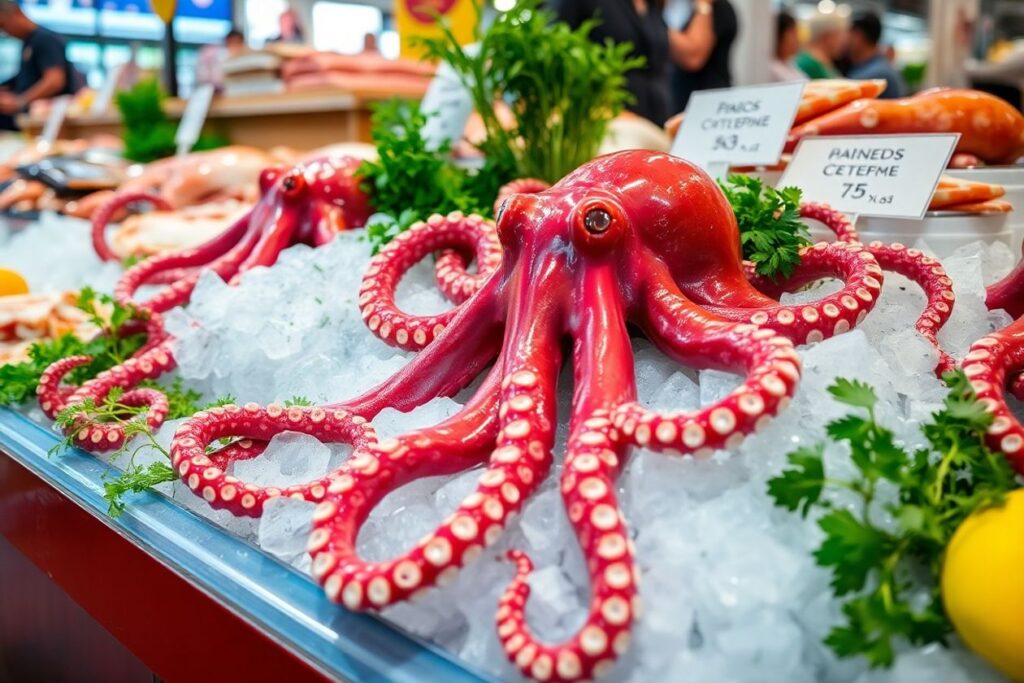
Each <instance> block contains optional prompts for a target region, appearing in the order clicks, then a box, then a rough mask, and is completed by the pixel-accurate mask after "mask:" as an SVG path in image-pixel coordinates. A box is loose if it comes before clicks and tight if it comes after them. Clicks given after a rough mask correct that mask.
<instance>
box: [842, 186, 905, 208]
mask: <svg viewBox="0 0 1024 683" xmlns="http://www.w3.org/2000/svg"><path fill="white" fill-rule="evenodd" d="M864 197H867V198H868V202H869V203H871V204H892V202H893V199H894V196H893V195H891V194H887V195H876V194H868V184H867V183H843V199H864Z"/></svg>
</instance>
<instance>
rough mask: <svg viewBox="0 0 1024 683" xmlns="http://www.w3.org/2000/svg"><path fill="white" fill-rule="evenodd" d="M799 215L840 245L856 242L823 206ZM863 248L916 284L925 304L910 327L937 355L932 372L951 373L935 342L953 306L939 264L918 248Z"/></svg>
mask: <svg viewBox="0 0 1024 683" xmlns="http://www.w3.org/2000/svg"><path fill="white" fill-rule="evenodd" d="M800 215H801V216H803V217H804V218H813V219H815V220H818V221H821V222H822V223H824V224H825V226H826V227H828V229H829V230H831V231H832V232H833V233H835V235H836V238H838V240H839V241H840V242H849V243H855V242H859V241H860V237H859V235H858V234H857V231H856V230H855V229H854V227H853V224H852V223H850V220H849V219H848V218H847V217H846V215H845V214H843V213H841V212H839V211H836V210H834V209H832V208H830V207H828V206H826V205H824V204H803V205H801V207H800ZM867 249H868V251H869V252H871V255H872V256H874V257H875V259H876V260H877V261H878V265H879V266H881V267H882V269H883V270H890V271H892V272H894V273H899V274H900V275H902V276H903V277H905V278H907V279H909V280H911V281H913V282H915V283H917V285H918V286H919V287H921V289H922V290H923V291H924V294H925V296H926V297H927V299H928V303H927V305H926V306H925V309H924V311H923V312H922V313H921V316H920V317H919V318H918V319H917V321H916V322H915V323H914V328H915V329H916V330H917V331H918V333H919V334H920V335H921V336H922V337H924V338H925V339H926V340H928V342H929V343H931V345H932V346H934V347H935V349H936V350H937V351H938V353H939V363H938V365H937V367H936V373H937V374H939V375H940V376H941V375H942V374H943V373H945V372H948V371H950V370H953V369H954V368H955V367H956V361H955V360H954V359H953V358H952V356H950V355H949V354H948V353H946V352H945V351H944V350H943V349H942V346H941V345H940V344H939V339H938V333H939V330H941V329H942V326H943V325H945V324H946V321H948V320H949V316H950V314H951V313H952V311H953V303H954V302H955V301H956V296H955V295H954V293H953V281H952V280H950V279H949V277H948V276H947V275H946V271H945V269H943V267H942V264H941V263H939V262H938V261H937V260H935V259H933V258H931V257H930V256H925V255H924V254H923V253H921V251H920V250H919V249H911V248H907V247H905V246H903V245H902V244H899V243H893V244H884V243H882V242H879V241H874V242H871V243H870V244H869V245H867Z"/></svg>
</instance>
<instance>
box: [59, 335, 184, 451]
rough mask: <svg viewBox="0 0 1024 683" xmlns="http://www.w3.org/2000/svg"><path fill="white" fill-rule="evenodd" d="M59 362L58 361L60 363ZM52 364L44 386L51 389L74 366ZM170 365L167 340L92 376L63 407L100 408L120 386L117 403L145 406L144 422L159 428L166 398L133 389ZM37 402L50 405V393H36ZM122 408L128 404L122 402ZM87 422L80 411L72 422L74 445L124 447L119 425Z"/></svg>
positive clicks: (91, 448)
mask: <svg viewBox="0 0 1024 683" xmlns="http://www.w3.org/2000/svg"><path fill="white" fill-rule="evenodd" d="M75 358H77V359H82V358H87V357H86V356H77V357H75ZM67 360H70V359H65V361H67ZM63 362H64V361H61V363H63ZM85 362H88V361H85ZM78 364H79V365H80V364H82V363H78ZM55 365H56V366H57V367H56V369H55V370H54V375H55V377H51V378H49V379H48V387H52V386H54V384H53V383H54V382H59V380H60V377H62V376H63V375H64V374H66V372H67V371H70V370H71V367H75V366H70V367H69V366H67V365H60V364H59V363H58V364H55ZM174 366H175V362H174V356H173V355H172V354H171V350H170V341H169V340H164V341H163V342H161V343H160V344H158V345H157V346H155V347H153V348H151V349H150V350H148V351H146V352H145V353H140V354H138V355H136V356H134V357H132V358H129V359H128V360H127V361H125V362H124V363H123V364H121V365H118V366H117V367H114V368H111V369H110V370H105V371H103V372H101V373H100V374H98V375H96V376H95V377H94V378H92V379H91V380H89V381H88V382H86V383H85V384H83V385H82V386H81V387H79V388H77V389H76V390H75V391H74V392H73V393H72V394H71V395H70V396H67V397H66V399H65V401H64V404H65V405H64V407H65V408H66V407H69V406H73V405H75V404H78V403H82V402H83V401H85V400H86V399H91V400H92V401H93V402H94V403H95V404H96V405H100V404H101V403H102V402H103V401H104V400H105V399H106V398H107V395H108V394H109V393H110V390H111V389H113V388H114V387H120V388H121V389H124V390H125V394H124V395H123V396H122V397H121V399H120V402H121V403H125V402H126V401H129V400H130V401H132V403H131V405H133V406H136V407H138V406H143V405H148V406H149V411H148V412H147V414H146V418H145V419H146V422H147V424H149V426H150V427H151V428H152V429H159V428H160V425H162V424H163V421H164V418H165V417H166V416H167V397H165V396H164V395H163V393H161V392H160V391H157V390H156V389H137V388H136V387H137V386H138V384H139V382H141V381H142V380H144V379H156V378H157V377H159V376H160V375H162V374H164V373H165V372H168V371H170V370H172V369H174ZM51 369H54V366H51V368H48V369H47V373H49V371H50V370H51ZM60 370H64V372H60ZM40 402H41V403H43V402H50V403H51V405H54V394H53V393H52V392H49V391H47V392H46V393H42V394H40ZM126 405H128V404H127V403H126ZM90 421H91V417H90V416H89V415H88V414H86V413H85V411H83V412H82V414H81V416H80V419H78V420H76V422H75V425H74V428H73V430H69V431H73V433H74V434H75V435H76V439H77V440H78V445H79V446H80V447H81V448H83V449H85V450H89V451H109V450H117V449H118V448H120V447H121V446H122V445H124V442H125V432H124V426H123V425H121V424H117V423H105V422H95V421H91V424H86V423H87V422H90Z"/></svg>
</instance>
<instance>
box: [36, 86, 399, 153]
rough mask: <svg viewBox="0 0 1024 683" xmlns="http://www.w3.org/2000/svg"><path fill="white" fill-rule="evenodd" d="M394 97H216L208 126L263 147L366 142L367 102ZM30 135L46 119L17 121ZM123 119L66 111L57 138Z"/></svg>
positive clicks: (177, 104) (176, 103)
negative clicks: (68, 112)
mask: <svg viewBox="0 0 1024 683" xmlns="http://www.w3.org/2000/svg"><path fill="white" fill-rule="evenodd" d="M391 96H392V93H390V92H384V91H380V90H378V91H370V90H365V91H359V92H351V91H347V90H338V89H331V88H325V89H322V90H313V91H302V92H295V93H288V94H287V95H279V94H278V95H249V96H233V97H217V98H215V99H214V101H213V104H212V106H211V107H210V112H209V115H208V117H207V124H208V126H209V127H210V129H211V130H213V131H217V132H224V133H230V138H231V141H232V142H234V143H236V144H240V145H252V146H253V147H261V148H267V147H268V146H270V147H275V146H280V145H284V146H290V147H296V148H299V149H312V148H314V147H321V146H324V145H328V144H331V143H336V142H369V140H370V109H371V104H372V103H373V102H376V101H378V100H382V99H387V98H389V97H391ZM166 107H167V113H168V115H169V116H171V117H172V118H177V117H180V116H181V113H182V111H184V108H185V102H184V101H183V100H179V99H170V100H168V101H167V104H166ZM18 123H19V125H20V126H21V129H22V130H23V131H24V132H25V133H26V134H28V135H31V136H35V135H38V134H39V133H40V132H41V131H42V129H43V126H44V125H45V124H46V119H45V117H33V116H30V115H25V116H22V117H20V118H19V120H18ZM120 129H121V117H120V115H119V114H118V113H117V112H116V111H111V112H109V113H104V114H90V113H84V114H77V115H75V114H69V115H68V117H67V118H66V119H65V120H64V126H63V128H62V129H61V133H60V137H61V138H63V139H77V138H87V137H90V136H93V135H97V134H100V133H110V134H114V135H119V134H120Z"/></svg>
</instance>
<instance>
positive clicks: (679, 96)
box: [669, 0, 739, 112]
mask: <svg viewBox="0 0 1024 683" xmlns="http://www.w3.org/2000/svg"><path fill="white" fill-rule="evenodd" d="M737 33H739V20H738V19H737V18H736V11H735V10H734V9H733V6H732V5H731V4H730V3H729V0H713V1H709V0H694V2H693V3H692V8H691V12H690V17H689V19H688V20H687V22H686V24H685V25H684V26H683V28H682V29H681V30H678V31H675V30H672V29H671V28H670V29H669V48H670V54H671V56H672V62H673V63H674V64H675V67H674V68H673V69H672V107H673V108H672V111H674V112H679V111H683V110H684V109H686V105H687V103H688V102H689V101H690V95H692V94H693V93H695V92H696V91H698V90H711V89H714V88H728V87H730V86H731V85H732V72H731V70H730V68H729V54H730V52H731V51H732V45H733V43H734V42H735V41H736V35H737Z"/></svg>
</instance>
